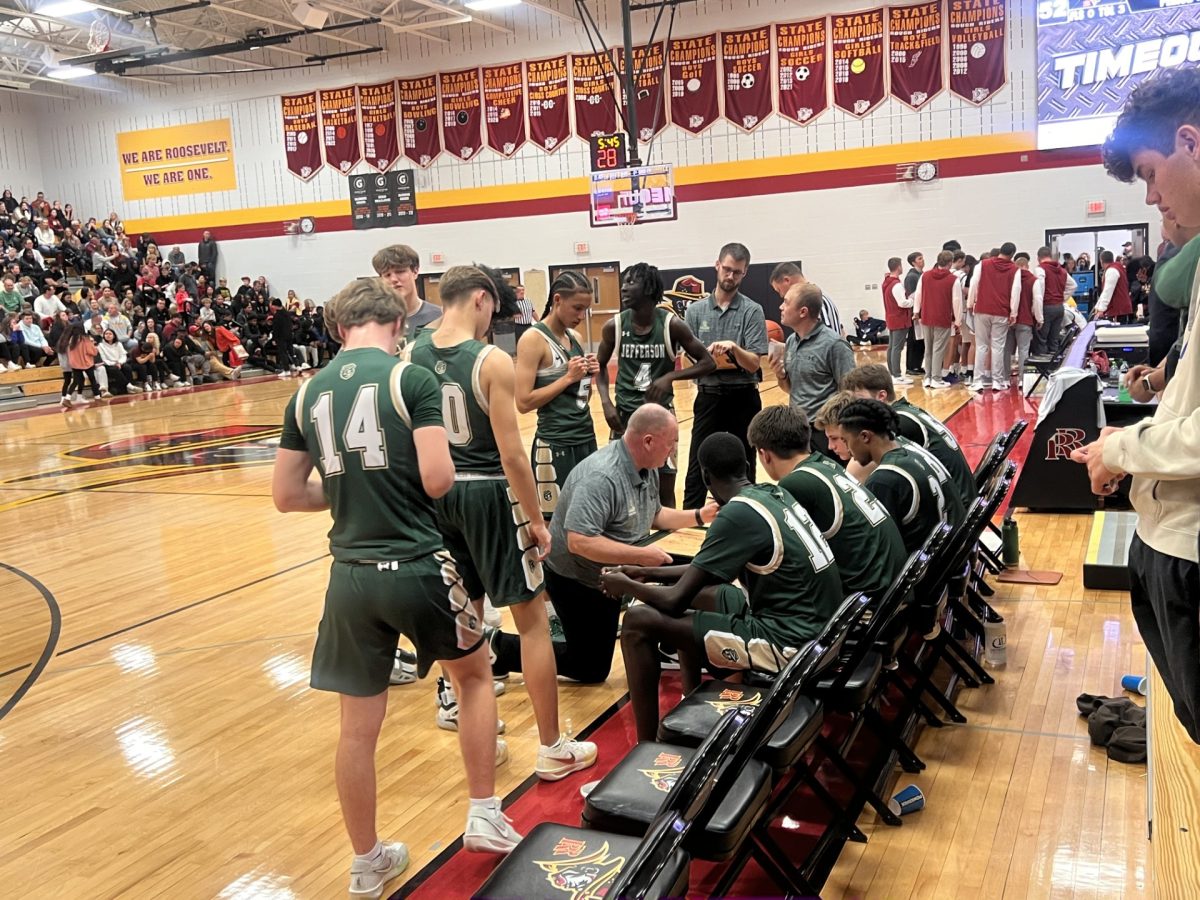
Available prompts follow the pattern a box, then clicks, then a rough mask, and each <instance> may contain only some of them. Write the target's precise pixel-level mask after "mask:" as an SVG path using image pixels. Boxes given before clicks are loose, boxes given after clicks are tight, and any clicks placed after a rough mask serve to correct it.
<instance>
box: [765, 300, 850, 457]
mask: <svg viewBox="0 0 1200 900" xmlns="http://www.w3.org/2000/svg"><path fill="white" fill-rule="evenodd" d="M821 302H822V294H821V289H820V288H819V287H817V285H815V284H813V283H812V282H807V283H805V284H797V285H793V286H792V287H791V288H789V289H788V291H787V293H786V294H784V297H783V305H782V306H780V307H779V320H780V321H781V322H782V323H783V324H784V325H786V326H787V327H788V328H790V329H792V332H793V334H792V335H791V336H790V337H788V339H787V351H786V352H785V353H784V356H783V359H781V360H775V361H772V363H771V368H772V369H774V370H775V377H776V378H777V379H778V380H779V386H780V387H781V388H783V389H784V390H785V391H787V392H788V402H789V404H790V405H791V407H792V408H793V409H799V410H802V411H803V412H804V414H805V415H807V416H808V420H809V421H810V422H811V421H812V420H813V419H814V418H815V417H816V415H817V413H818V412H819V411H820V409H821V407H822V406H824V405H825V401H826V400H828V399H829V398H830V397H832V396H833V395H834V394H835V393H837V389H838V385H839V384H841V382H842V376H843V375H845V374H846V373H847V372H849V371H850V370H851V369H853V368H854V351H853V350H851V349H850V345H849V344H848V343H846V341H844V340H843V339H842V338H841V337H840V336H839V335H836V334H834V333H833V331H831V330H830V329H829V328H828V327H826V326H825V325H824V324H822V322H821ZM812 446H813V449H814V450H820V451H821V452H822V453H824V454H825V455H826V456H829V457H830V458H831V459H833V458H835V457H834V455H833V454H831V453H830V452H829V444H828V442H827V440H826V438H825V434H824V432H823V431H822V430H821V429H819V428H814V429H813V434H812Z"/></svg>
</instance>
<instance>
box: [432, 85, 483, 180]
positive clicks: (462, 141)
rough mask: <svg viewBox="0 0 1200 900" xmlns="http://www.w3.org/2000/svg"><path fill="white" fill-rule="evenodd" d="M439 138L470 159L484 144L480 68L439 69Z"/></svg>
mask: <svg viewBox="0 0 1200 900" xmlns="http://www.w3.org/2000/svg"><path fill="white" fill-rule="evenodd" d="M438 78H439V79H440V82H439V83H440V91H441V94H442V140H443V141H444V142H445V144H446V150H447V152H449V153H453V154H454V155H455V156H457V157H458V158H459V159H470V158H471V157H472V156H474V155H475V154H476V153H478V152H479V151H480V150H481V149H482V148H483V127H482V126H483V94H482V91H480V89H479V70H478V69H463V70H462V71H461V72H442V73H441V74H440V75H439V76H438Z"/></svg>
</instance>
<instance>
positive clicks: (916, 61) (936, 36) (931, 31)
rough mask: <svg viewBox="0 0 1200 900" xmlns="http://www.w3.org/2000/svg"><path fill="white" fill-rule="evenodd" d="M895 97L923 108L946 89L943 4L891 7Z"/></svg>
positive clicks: (890, 57) (936, 1) (890, 53)
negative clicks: (943, 67) (943, 54)
mask: <svg viewBox="0 0 1200 900" xmlns="http://www.w3.org/2000/svg"><path fill="white" fill-rule="evenodd" d="M888 65H889V66H890V67H891V71H890V75H891V78H892V96H893V97H895V98H896V99H897V100H899V101H900V102H901V103H903V104H904V105H905V106H908V107H910V108H911V109H921V108H922V107H923V106H924V105H925V104H926V103H928V102H929V101H930V100H932V99H933V98H934V97H936V96H937V95H938V94H940V93H941V92H942V87H943V86H944V82H943V79H942V4H941V2H939V0H934V2H932V3H916V4H914V5H912V6H889V7H888Z"/></svg>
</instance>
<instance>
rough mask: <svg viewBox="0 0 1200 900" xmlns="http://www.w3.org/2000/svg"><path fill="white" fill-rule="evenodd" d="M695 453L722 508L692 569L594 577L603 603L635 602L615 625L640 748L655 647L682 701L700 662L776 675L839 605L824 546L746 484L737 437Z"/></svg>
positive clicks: (780, 496)
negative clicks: (670, 659)
mask: <svg viewBox="0 0 1200 900" xmlns="http://www.w3.org/2000/svg"><path fill="white" fill-rule="evenodd" d="M698 454H699V461H700V466H701V472H702V474H703V477H704V485H705V487H706V488H707V489H708V490H709V491H710V492H711V493H712V495H713V498H714V499H715V500H716V501H717V503H719V504H720V505H721V510H720V512H718V513H717V517H716V519H714V520H713V523H712V525H710V526H709V528H708V534H707V535H706V536H705V538H704V543H703V544H702V545H701V547H700V549H699V550H698V551H697V552H696V555H695V556H694V557H692V561H691V563H689V564H688V565H686V566H668V567H664V568H642V567H639V566H619V567H617V568H616V569H613V570H611V571H609V572H608V573H607V574H604V575H601V576H600V582H601V585H602V586H603V588H604V592H605V593H606V594H608V595H609V596H613V597H618V596H622V595H625V594H628V595H629V596H632V597H636V598H637V599H638V600H641V601H642V603H643V605H639V606H632V607H630V609H629V611H628V612H626V613H625V619H624V621H623V623H622V625H621V655H622V656H623V657H624V659H625V675H626V677H627V678H628V679H629V702H630V704H631V705H632V706H633V717H634V721H635V723H636V726H637V736H638V740H641V741H652V740H654V738H655V736H656V734H657V732H658V682H659V676H660V675H661V671H660V668H659V660H658V645H659V642H664V643H670V644H672V645H673V646H674V647H675V648H676V649H677V650H678V651H679V668H680V675H681V676H682V679H683V691H684V693H685V694H686V693H687V692H688V691H689V690H692V689H693V688H695V687H697V686H698V685H699V684H700V668H701V666H702V665H703V664H704V663H706V662H707V664H708V665H709V667H710V668H713V669H716V670H718V671H728V670H733V671H741V672H744V671H747V670H750V669H753V670H755V671H760V672H778V671H780V670H781V669H782V668H783V667H784V665H786V662H787V660H788V658H790V657H791V656H792V655H794V654H795V652H796V651H797V650H798V649H799V648H801V647H803V646H804V644H805V642H807V641H810V640H812V638H814V637H815V636H816V635H817V633H818V632H819V631H820V630H821V629H822V628H823V627H824V626H825V624H826V622H828V621H829V618H830V617H831V616H832V615H833V613H834V611H835V610H836V609H837V607H838V605H839V604H840V603H841V602H842V595H843V591H842V578H841V574H840V573H839V571H838V566H837V563H836V562H835V561H834V558H833V551H832V550H830V549H829V544H827V543H826V542H825V539H824V538H823V537H821V533H820V532H819V531H818V530H817V526H816V525H814V524H813V521H812V519H811V518H809V515H808V513H806V512H805V511H804V509H803V508H802V507H801V506H800V505H799V504H798V503H796V501H795V500H793V499H792V497H791V495H790V494H788V493H787V492H786V491H784V490H783V489H782V488H780V487H778V486H777V485H773V484H751V483H750V482H749V480H748V479H747V478H746V475H747V466H746V448H745V446H744V445H743V444H742V442H741V440H740V439H739V438H736V437H734V436H733V435H732V434H729V433H728V432H724V431H721V432H717V433H716V434H711V435H709V436H708V437H707V438H705V440H704V443H703V444H702V445H701V446H700V449H699V451H698ZM734 579H737V580H739V581H740V582H741V583H742V584H744V585H745V586H746V590H745V591H743V590H742V588H740V587H738V586H737V585H734V584H732V583H731V582H732V581H733V580H734ZM656 582H657V583H656Z"/></svg>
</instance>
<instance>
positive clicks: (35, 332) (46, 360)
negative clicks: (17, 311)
mask: <svg viewBox="0 0 1200 900" xmlns="http://www.w3.org/2000/svg"><path fill="white" fill-rule="evenodd" d="M20 327H21V335H22V337H23V338H24V342H25V346H26V348H27V349H28V350H29V360H30V361H29V362H28V363H27V364H26V365H25V368H27V369H32V368H34V366H48V365H50V363H51V362H53V361H54V348H53V347H51V346H50V342H49V341H47V340H46V333H45V332H44V331H42V327H41V326H40V325H38V323H37V322H35V321H34V320H33V312H32V311H30V312H26V313H25V314H24V315H22V316H21V326H20Z"/></svg>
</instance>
